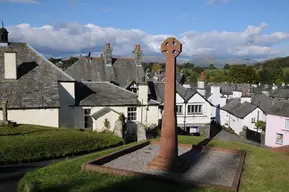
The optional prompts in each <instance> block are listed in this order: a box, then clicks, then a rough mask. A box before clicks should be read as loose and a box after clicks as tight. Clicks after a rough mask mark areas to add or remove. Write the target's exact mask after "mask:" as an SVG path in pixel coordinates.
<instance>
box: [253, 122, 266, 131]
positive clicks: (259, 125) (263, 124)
mask: <svg viewBox="0 0 289 192" xmlns="http://www.w3.org/2000/svg"><path fill="white" fill-rule="evenodd" d="M255 126H256V127H257V129H261V130H262V131H265V130H266V122H264V121H257V122H256V123H255Z"/></svg>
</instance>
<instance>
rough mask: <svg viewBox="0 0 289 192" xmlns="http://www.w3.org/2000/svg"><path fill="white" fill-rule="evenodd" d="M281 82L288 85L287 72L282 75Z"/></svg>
mask: <svg viewBox="0 0 289 192" xmlns="http://www.w3.org/2000/svg"><path fill="white" fill-rule="evenodd" d="M283 81H284V83H286V84H288V83H289V71H286V72H285V73H284V75H283Z"/></svg>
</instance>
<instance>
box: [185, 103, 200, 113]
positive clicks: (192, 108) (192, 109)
mask: <svg viewBox="0 0 289 192" xmlns="http://www.w3.org/2000/svg"><path fill="white" fill-rule="evenodd" d="M201 113H202V105H188V114H201Z"/></svg>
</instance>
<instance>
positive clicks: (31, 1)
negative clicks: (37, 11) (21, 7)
mask: <svg viewBox="0 0 289 192" xmlns="http://www.w3.org/2000/svg"><path fill="white" fill-rule="evenodd" d="M0 2H8V3H27V4H39V3H38V2H37V1H35V0H0Z"/></svg>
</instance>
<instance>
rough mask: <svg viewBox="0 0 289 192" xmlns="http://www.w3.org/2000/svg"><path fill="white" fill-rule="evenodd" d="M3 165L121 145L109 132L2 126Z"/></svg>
mask: <svg viewBox="0 0 289 192" xmlns="http://www.w3.org/2000/svg"><path fill="white" fill-rule="evenodd" d="M0 143H1V144H0V157H1V158H0V165H3V164H16V163H23V162H33V161H42V160H46V159H54V158H59V157H64V156H67V155H70V154H79V153H84V152H89V151H94V150H97V149H101V148H105V147H109V146H113V145H117V144H121V143H122V139H120V138H118V137H116V136H114V135H112V134H108V133H96V132H92V131H82V130H78V129H63V128H51V127H42V126H33V125H19V126H17V127H15V128H5V127H0Z"/></svg>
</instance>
